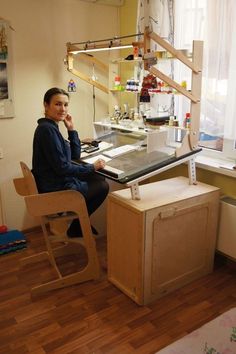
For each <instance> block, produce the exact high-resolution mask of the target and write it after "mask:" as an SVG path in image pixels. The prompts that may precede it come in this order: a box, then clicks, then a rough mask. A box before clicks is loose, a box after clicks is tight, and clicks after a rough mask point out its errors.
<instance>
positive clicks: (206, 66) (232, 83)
mask: <svg viewBox="0 0 236 354" xmlns="http://www.w3.org/2000/svg"><path fill="white" fill-rule="evenodd" d="M172 3H173V4H174V10H173V13H174V46H175V47H176V48H179V49H188V50H189V51H191V50H192V41H193V40H203V41H204V55H203V80H202V99H201V117H200V118H201V131H203V132H204V133H206V134H209V135H214V136H219V137H225V138H228V139H236V65H235V61H236V36H235V30H236V0H174V1H173V2H172ZM139 4H140V15H141V14H143V17H144V8H142V5H143V6H144V5H148V7H149V21H150V19H152V18H154V19H156V20H157V24H156V25H157V26H156V27H153V29H154V31H156V32H157V33H158V34H160V35H161V36H162V37H164V38H166V37H167V38H168V33H167V32H168V31H169V23H170V12H168V11H167V9H168V10H170V5H171V2H170V1H168V0H140V1H139ZM141 18H142V16H139V21H138V23H139V26H140V19H141ZM151 21H152V23H154V21H153V20H151ZM141 22H142V21H141ZM143 23H144V22H143ZM166 25H167V26H166ZM174 72H175V74H174V75H175V76H174V78H175V80H176V81H177V82H180V83H181V81H183V80H186V81H187V82H188V85H189V86H191V82H190V80H191V72H189V71H188V69H187V68H186V67H183V66H181V65H180V64H178V63H175V70H174ZM189 88H190V87H189ZM188 109H189V108H188V104H187V103H186V100H184V99H182V102H181V99H179V98H176V100H175V112H176V114H178V115H179V116H181V117H183V116H184V113H185V111H186V110H188ZM180 120H181V119H180Z"/></svg>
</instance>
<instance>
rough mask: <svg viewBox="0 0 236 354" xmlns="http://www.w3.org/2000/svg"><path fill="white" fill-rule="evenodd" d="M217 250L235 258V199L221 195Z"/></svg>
mask: <svg viewBox="0 0 236 354" xmlns="http://www.w3.org/2000/svg"><path fill="white" fill-rule="evenodd" d="M216 248H217V250H218V251H220V252H222V253H224V254H225V255H226V256H229V257H232V258H234V259H236V199H233V198H231V197H223V198H222V199H221V202H220V218H219V228H218V238H217V246H216Z"/></svg>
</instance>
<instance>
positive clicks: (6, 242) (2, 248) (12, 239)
mask: <svg viewBox="0 0 236 354" xmlns="http://www.w3.org/2000/svg"><path fill="white" fill-rule="evenodd" d="M26 247H27V245H26V239H25V236H24V234H23V233H22V232H20V231H18V230H10V231H7V232H3V233H0V255H3V254H7V253H10V252H15V251H18V250H21V249H23V248H26Z"/></svg>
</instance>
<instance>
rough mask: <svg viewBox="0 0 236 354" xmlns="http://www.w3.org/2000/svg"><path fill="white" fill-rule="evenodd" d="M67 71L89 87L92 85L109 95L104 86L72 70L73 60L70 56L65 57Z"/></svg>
mask: <svg viewBox="0 0 236 354" xmlns="http://www.w3.org/2000/svg"><path fill="white" fill-rule="evenodd" d="M67 70H68V71H69V72H71V73H72V74H73V75H75V76H77V77H79V78H80V79H81V80H84V81H85V82H87V83H89V84H90V85H93V86H94V87H96V88H97V89H99V90H101V91H103V92H105V93H107V94H108V93H109V90H108V88H107V87H106V86H104V85H102V84H100V83H99V82H97V81H95V80H92V79H91V78H90V77H89V76H87V75H84V74H83V73H81V72H80V71H78V70H76V69H75V68H74V59H73V55H72V54H68V55H67Z"/></svg>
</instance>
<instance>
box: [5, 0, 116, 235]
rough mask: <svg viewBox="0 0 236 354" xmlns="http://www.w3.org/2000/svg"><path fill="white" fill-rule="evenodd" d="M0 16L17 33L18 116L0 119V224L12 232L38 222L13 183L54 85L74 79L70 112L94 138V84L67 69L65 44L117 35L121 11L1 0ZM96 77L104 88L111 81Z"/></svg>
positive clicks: (100, 106)
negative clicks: (0, 152) (28, 211)
mask: <svg viewBox="0 0 236 354" xmlns="http://www.w3.org/2000/svg"><path fill="white" fill-rule="evenodd" d="M0 17H2V18H4V19H6V20H9V21H10V24H11V26H12V27H13V28H14V30H15V31H12V32H11V37H12V55H13V67H12V78H13V90H14V108H15V117H14V118H12V119H0V148H3V153H4V158H3V159H1V160H0V198H1V199H0V201H1V202H2V214H3V220H2V222H3V223H5V224H6V225H7V226H8V228H10V229H14V228H16V229H19V230H22V229H26V228H30V227H32V226H34V225H35V224H36V221H35V220H33V219H31V218H29V216H28V214H27V213H26V211H25V207H24V202H23V200H22V198H21V197H19V196H17V195H16V192H15V190H14V186H13V183H12V180H13V178H14V177H17V176H19V175H20V174H21V173H20V167H19V161H21V160H23V161H25V162H26V163H27V164H28V165H29V166H31V156H32V138H33V133H34V130H35V127H36V124H37V119H38V118H40V117H41V116H42V115H43V104H42V100H43V95H44V93H45V91H46V90H47V89H48V88H50V87H52V86H59V87H62V88H65V89H67V83H68V81H69V80H70V79H71V78H73V79H74V81H75V82H76V84H77V92H76V93H73V94H71V100H70V112H71V113H72V115H73V116H74V118H75V121H76V128H77V129H78V130H79V133H80V135H81V137H82V138H84V137H87V136H91V134H92V122H93V99H92V94H93V90H92V86H90V85H89V84H87V83H85V82H83V81H81V80H80V79H78V78H76V77H73V76H72V74H70V73H69V72H68V71H67V70H66V66H65V65H64V63H63V59H64V57H65V55H66V43H67V42H80V41H86V40H88V39H90V40H95V39H102V38H108V37H113V36H116V35H118V34H119V8H116V7H113V6H104V5H96V4H92V3H87V2H84V1H80V0H0ZM78 68H82V70H84V71H86V70H87V74H89V75H90V76H91V75H92V68H91V67H88V66H87V65H86V64H85V63H83V64H81V66H79V67H78ZM96 74H97V75H98V76H99V80H100V82H101V83H103V84H106V80H107V78H106V77H104V75H102V73H100V72H97V73H96ZM95 93H96V119H97V120H98V119H99V117H101V116H102V115H104V114H106V113H107V111H108V105H107V104H108V97H107V95H106V94H105V93H103V92H102V91H98V90H95ZM62 131H63V130H62ZM64 133H65V132H64V131H63V134H64ZM0 209H1V207H0Z"/></svg>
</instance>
